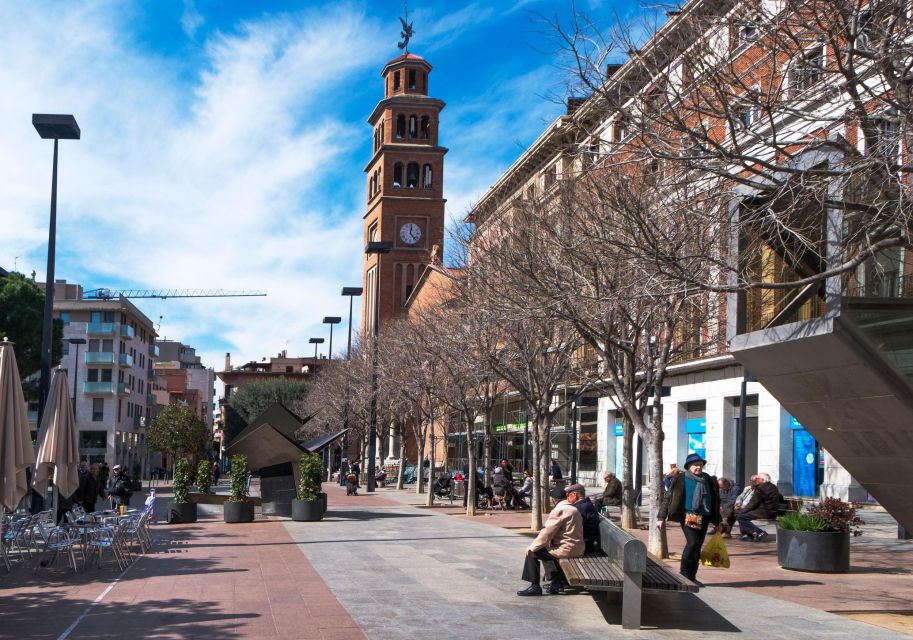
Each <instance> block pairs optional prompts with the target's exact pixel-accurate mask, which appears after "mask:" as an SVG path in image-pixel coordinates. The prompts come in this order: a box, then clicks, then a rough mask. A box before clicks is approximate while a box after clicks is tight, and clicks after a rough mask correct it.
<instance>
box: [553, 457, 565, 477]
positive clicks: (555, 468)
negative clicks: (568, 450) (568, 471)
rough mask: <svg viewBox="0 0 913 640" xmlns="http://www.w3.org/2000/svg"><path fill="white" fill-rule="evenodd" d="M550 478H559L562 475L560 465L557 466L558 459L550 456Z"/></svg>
mask: <svg viewBox="0 0 913 640" xmlns="http://www.w3.org/2000/svg"><path fill="white" fill-rule="evenodd" d="M551 475H552V480H561V479H562V478H563V477H564V476H562V475H561V467H560V466H558V461H557V460H555V459H554V458H552V468H551Z"/></svg>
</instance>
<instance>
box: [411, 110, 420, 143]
mask: <svg viewBox="0 0 913 640" xmlns="http://www.w3.org/2000/svg"><path fill="white" fill-rule="evenodd" d="M417 135H418V118H416V117H415V116H414V115H412V116H409V139H410V140H411V139H414V138H415V137H416V136H417Z"/></svg>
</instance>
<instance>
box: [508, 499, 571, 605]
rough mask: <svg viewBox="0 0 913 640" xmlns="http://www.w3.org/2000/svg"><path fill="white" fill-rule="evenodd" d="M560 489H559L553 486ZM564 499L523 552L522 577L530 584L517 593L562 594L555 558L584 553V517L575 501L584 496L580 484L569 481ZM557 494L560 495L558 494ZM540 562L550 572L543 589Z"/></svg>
mask: <svg viewBox="0 0 913 640" xmlns="http://www.w3.org/2000/svg"><path fill="white" fill-rule="evenodd" d="M555 491H556V492H557V491H561V489H555ZM564 491H565V493H566V494H567V499H565V500H561V501H560V502H559V503H558V504H557V505H555V508H554V509H552V512H551V513H549V514H548V520H547V521H546V523H545V527H544V528H543V529H542V531H540V532H539V535H538V536H536V539H535V540H533V543H532V544H531V545H530V546H529V549H527V551H526V561H525V563H524V564H523V579H524V580H526V581H527V582H530V583H532V584H530V586H529V587H527V588H526V589H522V590H521V591H518V592H517V595H518V596H539V595H542V594H543V593H544V594H545V595H557V594H559V593H561V572H560V570H559V569H558V565H557V563H556V562H555V559H556V558H579V557H580V556H582V555H583V551H584V542H583V520H582V518H581V517H580V512H579V511H577V509H576V508H575V507H574V503H575V502H577V501H578V500H580V499H581V498H582V497H584V496H585V495H586V489H584V488H583V485H580V484H572V485H571V486H569V487H567V488H566V489H565V490H564ZM559 497H560V496H559ZM539 562H542V564H544V565H545V568H546V570H547V571H548V572H549V576H550V578H551V583H550V584H547V585H546V586H545V589H544V590H543V589H542V587H541V586H539V573H540V572H539Z"/></svg>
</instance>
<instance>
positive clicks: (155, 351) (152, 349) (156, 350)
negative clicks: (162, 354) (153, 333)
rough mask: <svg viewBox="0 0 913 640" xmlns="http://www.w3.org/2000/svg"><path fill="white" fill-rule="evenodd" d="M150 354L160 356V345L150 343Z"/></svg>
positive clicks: (154, 356)
mask: <svg viewBox="0 0 913 640" xmlns="http://www.w3.org/2000/svg"><path fill="white" fill-rule="evenodd" d="M149 355H150V356H152V357H153V358H158V357H159V348H158V346H156V345H154V344H150V345H149Z"/></svg>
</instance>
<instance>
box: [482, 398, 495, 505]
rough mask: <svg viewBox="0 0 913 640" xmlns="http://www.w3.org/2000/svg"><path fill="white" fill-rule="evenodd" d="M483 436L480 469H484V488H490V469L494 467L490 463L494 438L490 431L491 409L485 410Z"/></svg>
mask: <svg viewBox="0 0 913 640" xmlns="http://www.w3.org/2000/svg"><path fill="white" fill-rule="evenodd" d="M484 433H485V435H484V440H483V441H482V444H483V447H482V469H484V472H485V475H484V476H483V477H484V479H485V486H486V487H490V486H491V469H492V467H493V466H494V465H493V464H492V462H491V445H492V440H494V437H493V436H492V429H491V407H488V408H487V409H485V432H484Z"/></svg>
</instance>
